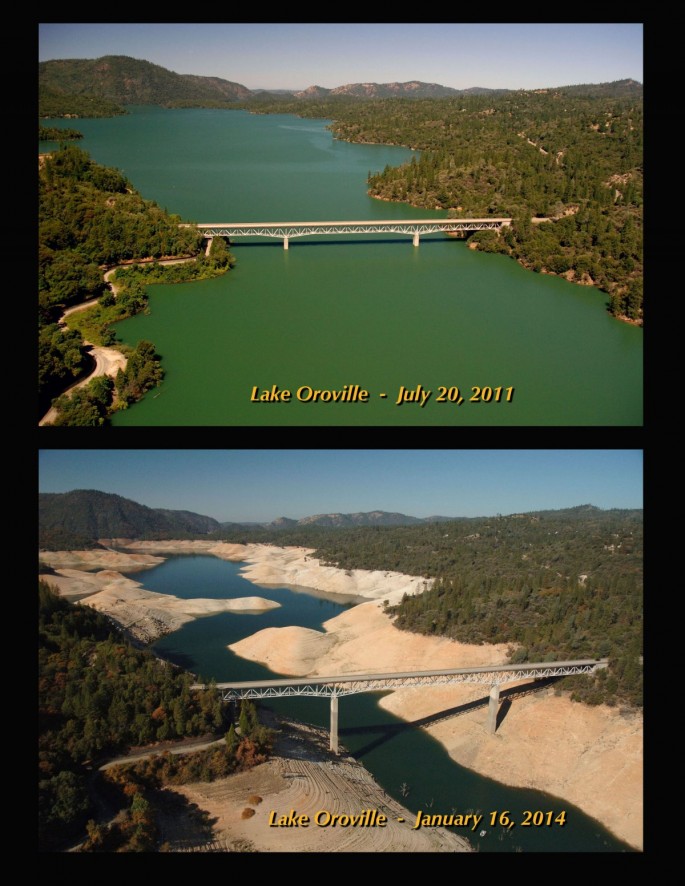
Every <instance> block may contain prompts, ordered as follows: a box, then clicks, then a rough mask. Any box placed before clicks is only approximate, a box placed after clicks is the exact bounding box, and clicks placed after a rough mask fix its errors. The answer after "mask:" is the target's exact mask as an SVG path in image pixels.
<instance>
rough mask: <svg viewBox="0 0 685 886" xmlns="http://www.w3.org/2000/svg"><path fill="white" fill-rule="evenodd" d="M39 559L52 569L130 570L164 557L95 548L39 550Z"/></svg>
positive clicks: (153, 563) (160, 561)
mask: <svg viewBox="0 0 685 886" xmlns="http://www.w3.org/2000/svg"><path fill="white" fill-rule="evenodd" d="M38 558H39V560H40V561H41V562H42V563H45V564H46V565H47V566H51V567H52V568H53V569H118V570H124V571H125V572H132V571H133V570H135V569H149V568H150V567H151V566H158V565H159V564H160V563H163V562H164V557H153V556H152V555H151V554H148V553H144V554H126V553H122V552H120V551H105V550H102V549H101V548H95V549H94V550H89V551H40V552H39V555H38Z"/></svg>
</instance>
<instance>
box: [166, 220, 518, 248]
mask: <svg viewBox="0 0 685 886" xmlns="http://www.w3.org/2000/svg"><path fill="white" fill-rule="evenodd" d="M510 224H511V219H510V218H445V219H391V220H389V221H378V220H376V221H329V222H324V221H322V222H225V223H220V224H214V223H209V222H203V223H201V224H197V225H183V227H196V228H197V229H198V230H199V231H200V232H201V233H203V234H204V235H205V236H206V237H228V238H229V239H230V238H232V237H233V238H235V237H277V238H279V239H282V240H283V246H284V248H285V249H287V248H288V242H289V241H290V240H291V239H292V238H293V237H307V236H314V235H330V234H409V235H411V236H412V238H413V243H414V246H418V245H419V236H420V235H421V234H436V233H439V232H443V233H445V234H460V233H464V232H466V231H499V230H500V229H501V228H502V227H505V226H507V225H510Z"/></svg>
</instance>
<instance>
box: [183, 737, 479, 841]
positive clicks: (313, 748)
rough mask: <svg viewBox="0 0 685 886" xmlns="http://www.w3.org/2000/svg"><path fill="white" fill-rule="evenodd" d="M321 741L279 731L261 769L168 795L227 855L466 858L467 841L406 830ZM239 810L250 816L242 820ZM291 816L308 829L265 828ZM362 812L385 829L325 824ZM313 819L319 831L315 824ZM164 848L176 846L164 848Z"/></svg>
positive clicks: (384, 798)
mask: <svg viewBox="0 0 685 886" xmlns="http://www.w3.org/2000/svg"><path fill="white" fill-rule="evenodd" d="M327 740H328V736H327V733H326V732H325V731H324V730H321V729H316V728H314V727H310V726H305V725H303V724H297V723H292V722H289V723H287V724H286V723H282V724H281V733H280V735H279V738H278V741H277V745H276V753H275V755H274V756H273V757H272V758H271V759H270V760H268V761H267V762H266V763H262V764H261V765H259V766H256V767H255V768H254V769H250V770H249V771H247V772H243V773H238V774H237V775H233V776H230V777H229V778H225V779H221V780H220V781H216V782H209V783H195V784H192V785H182V786H179V787H175V788H173V790H174V791H175V792H177V793H178V794H181V795H182V796H183V797H184V798H185V799H186V800H187V801H188V802H189V803H190V804H191V805H193V804H194V805H195V806H197V808H198V809H201V810H203V811H204V812H205V813H206V814H207V815H208V817H209V820H210V821H211V822H212V842H213V843H214V844H215V845H216V846H223V847H225V849H227V850H233V851H254V852H468V851H470V845H469V843H468V840H467V839H464V838H462V837H461V836H457V835H455V834H452V833H450V832H449V831H447V830H445V829H443V828H438V827H435V828H422V829H417V830H413V829H412V825H413V824H414V822H415V820H416V815H414V814H413V813H411V812H410V811H409V810H407V809H404V808H403V807H402V806H401V805H400V804H399V803H397V802H396V801H395V800H393V799H392V797H390V796H389V795H388V794H386V793H385V792H384V791H383V790H382V789H381V788H380V787H379V786H378V785H377V784H376V782H375V781H374V780H373V778H372V777H371V775H370V774H369V773H368V772H367V771H366V769H364V767H363V766H362V765H361V764H360V763H358V762H357V761H356V760H354V759H353V758H352V757H345V756H343V755H341V756H335V755H333V754H331V753H330V751H328V749H327ZM245 810H251V811H252V813H253V814H251V815H250V813H247V815H248V816H249V817H243V815H244V813H245ZM291 810H292V811H294V813H295V816H296V817H298V818H299V816H302V815H305V816H307V817H308V819H309V822H308V823H307V824H306V825H304V824H301V825H299V826H290V827H275V826H273V825H270V820H271V821H272V822H277V821H278V819H279V818H280V817H281V816H286V817H287V816H288V815H289V813H291ZM365 810H372V812H373V811H376V812H377V813H378V814H379V815H384V816H386V818H387V823H386V824H385V825H384V826H381V825H379V824H376V825H370V826H368V827H364V826H362V825H357V826H352V825H348V826H342V825H341V824H335V825H333V824H330V823H329V822H330V821H331V817H332V815H335V814H338V815H353V816H359V815H360V814H362V813H364V811H365ZM317 814H318V815H319V822H320V824H317V823H316V819H317ZM400 819H402V820H401V821H400ZM299 820H300V821H302V819H299ZM371 820H372V821H373V818H371ZM376 821H378V818H377V817H376ZM327 823H328V824H327ZM177 839H179V840H180V841H181V842H180V848H183V847H184V843H183V841H184V840H187V838H186V836H185V835H184V834H183V833H181V834H179V835H178V837H177ZM171 848H172V849H174V848H176V846H175V845H173V844H172V846H171Z"/></svg>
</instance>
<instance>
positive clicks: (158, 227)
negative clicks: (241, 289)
mask: <svg viewBox="0 0 685 886" xmlns="http://www.w3.org/2000/svg"><path fill="white" fill-rule="evenodd" d="M180 221H181V220H180V217H178V216H176V215H170V214H169V213H168V212H166V210H163V209H161V208H160V207H159V206H157V205H156V204H155V203H154V202H153V201H150V200H144V199H143V198H142V197H141V196H140V194H138V193H137V192H136V191H135V190H134V189H133V187H132V186H131V183H130V182H129V181H128V180H127V179H126V178H125V177H124V176H123V175H122V174H121V173H120V172H119V171H118V170H116V169H112V168H108V167H104V166H100V165H99V164H97V163H95V162H93V161H92V160H91V159H90V157H89V156H88V154H87V153H86V152H85V151H83V150H82V149H81V148H79V147H77V146H75V145H62V146H61V147H60V149H59V150H58V151H55V152H54V153H52V154H49V155H44V156H43V157H42V158H41V162H40V164H39V227H38V234H39V247H38V248H39V253H38V261H39V278H38V306H39V349H38V351H39V352H38V363H39V415H40V416H42V415H44V414H45V412H46V410H47V409H48V407H49V406H50V403H51V402H52V400H53V398H55V397H56V396H57V395H59V394H60V392H61V391H63V390H64V388H65V387H67V386H68V385H69V383H71V382H73V381H75V380H76V379H78V378H79V377H80V376H82V375H84V374H86V371H87V370H88V367H89V363H90V360H89V358H88V356H87V354H86V350H85V347H84V346H83V341H84V339H87V340H88V341H89V342H91V343H92V344H95V345H101V346H107V345H112V344H113V343H114V342H115V340H116V336H115V334H114V331H113V330H112V329H111V324H112V323H114V322H115V321H117V320H121V319H124V318H125V317H129V316H131V315H132V314H135V313H138V312H139V311H142V310H145V309H146V307H147V294H146V289H145V287H146V286H147V284H149V283H155V282H182V281H185V280H190V279H199V278H203V277H210V276H216V275H217V274H221V273H224V272H225V271H227V270H228V269H229V268H230V267H232V266H233V264H234V258H233V256H232V255H231V253H230V252H229V251H228V249H227V247H226V244H225V241H224V240H222V239H221V238H219V237H217V238H214V242H213V244H212V250H211V252H210V255H209V256H205V255H204V253H202V251H201V241H202V238H201V235H200V234H199V233H198V232H197V230H195V229H193V228H192V227H179V223H180ZM171 257H197V260H196V261H195V262H189V263H187V264H183V265H172V266H169V267H166V266H162V265H159V264H158V263H157V260H159V259H162V258H171ZM140 259H148V260H149V266H148V267H147V268H145V270H141V271H134V270H131V269H126V271H119V272H117V277H116V278H115V280H116V285H117V286H118V288H119V290H120V291H119V292H118V295H117V297H116V298H115V297H114V294H113V292H111V291H110V290H109V289H108V288H107V285H106V284H105V282H104V279H103V271H104V270H105V269H106V268H107V267H111V266H114V265H117V264H119V263H120V262H126V261H129V262H131V261H134V260H140ZM93 298H99V303H98V304H97V305H94V307H93V308H91V309H89V310H87V311H83V312H79V313H77V314H73V315H71V316H70V317H69V319H68V321H67V323H66V324H63V323H60V317H61V315H62V312H63V311H64V309H65V308H66V307H69V306H72V305H77V304H81V303H82V302H84V301H87V300H89V299H93ZM121 350H122V352H124V353H125V355H126V356H127V357H128V365H127V368H126V370H125V371H124V372H122V373H121V378H117V379H115V380H112V379H109V378H105V377H102V378H96V379H94V380H93V381H91V382H90V384H89V385H88V386H87V387H86V388H84V389H80V390H79V391H78V392H77V393H76V394H74V395H73V396H72V397H71V398H69V400H68V401H67V399H63V400H62V401H61V402H60V404H59V408H60V413H61V414H60V418H59V419H58V421H57V422H55V424H57V423H59V424H68V425H100V424H103V423H105V422H106V421H107V418H108V416H109V415H110V414H111V411H112V410H113V409H117V408H125V407H126V406H127V405H128V404H129V403H130V402H133V401H134V400H135V399H138V398H139V397H140V396H142V394H143V393H144V392H145V391H146V390H149V388H150V387H152V386H154V385H156V384H158V383H159V381H160V380H161V378H162V375H163V373H162V369H161V366H160V365H159V358H158V356H157V355H156V354H155V352H154V346H153V345H152V344H151V343H149V342H139V343H138V345H137V346H136V347H135V348H128V349H126V348H124V347H122V348H121Z"/></svg>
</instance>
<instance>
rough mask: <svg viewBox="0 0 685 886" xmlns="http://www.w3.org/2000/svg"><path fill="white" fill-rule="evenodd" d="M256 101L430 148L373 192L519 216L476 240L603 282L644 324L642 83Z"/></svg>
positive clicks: (339, 130)
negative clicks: (442, 96) (405, 96)
mask: <svg viewBox="0 0 685 886" xmlns="http://www.w3.org/2000/svg"><path fill="white" fill-rule="evenodd" d="M246 106H247V107H250V104H249V103H248V104H247V105H246ZM254 107H255V109H258V110H259V111H260V112H262V113H265V112H270V111H273V112H274V113H279V114H282V113H286V112H289V113H294V114H298V115H300V116H302V117H324V118H325V117H331V118H333V120H334V123H333V124H331V127H330V128H331V129H332V131H333V133H334V134H335V136H336V137H337V138H341V139H345V140H347V141H352V142H362V143H380V144H393V145H406V146H408V147H411V148H414V149H416V150H417V151H421V156H420V157H419V158H418V159H417V158H412V160H411V161H410V162H409V163H405V164H403V165H402V166H400V167H389V166H388V167H386V168H385V170H384V171H383V172H381V173H378V174H371V173H369V179H368V182H369V193H370V194H371V195H372V196H375V197H380V198H382V199H386V200H393V201H402V202H406V203H410V204H411V205H413V206H420V207H425V208H427V209H442V210H446V211H447V212H448V214H449V215H450V216H455V217H466V218H469V217H471V218H474V217H475V218H482V217H486V216H489V215H491V216H495V217H501V216H504V217H512V218H513V219H514V223H513V225H512V226H511V228H509V229H505V230H504V231H503V232H502V234H501V235H498V234H497V233H495V232H490V231H487V232H485V231H484V232H479V233H475V234H473V235H472V237H471V239H470V242H471V243H472V244H478V247H479V248H480V249H484V250H486V251H492V252H501V253H503V254H506V255H510V256H512V257H514V258H515V259H516V260H518V261H519V262H520V263H521V264H523V265H524V266H525V267H527V268H531V269H533V270H535V271H540V272H546V273H553V274H559V275H563V276H565V277H566V278H567V279H570V280H573V281H576V282H581V283H586V284H591V285H595V286H597V287H599V288H600V289H602V290H604V291H605V292H607V293H608V294H609V295H610V310H611V311H612V312H613V313H614V314H616V315H617V316H623V317H626V318H628V319H630V320H633V321H640V320H641V318H642V273H643V264H642V263H643V252H642V173H643V141H642V138H643V108H642V87H641V86H640V84H638V83H635V82H634V81H619V82H617V83H611V84H599V85H587V86H572V87H565V88H559V89H539V90H532V91H523V90H519V91H515V92H507V93H503V94H501V93H500V94H495V95H464V96H459V97H457V98H446V99H423V100H422V99H418V100H409V99H401V98H397V99H378V100H373V101H361V100H359V99H357V100H351V99H345V98H343V97H341V96H338V97H336V99H335V100H332V99H326V98H324V99H320V100H312V101H293V102H285V103H284V102H283V101H279V102H277V103H274V104H273V106H269V104H268V103H266V102H264V101H261V102H260V103H259V105H256V104H255V106H254ZM533 219H534V220H535V221H532V220H533Z"/></svg>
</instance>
